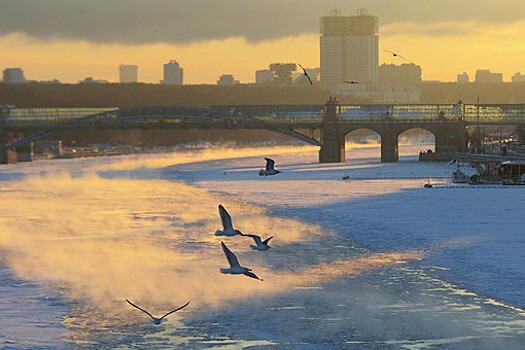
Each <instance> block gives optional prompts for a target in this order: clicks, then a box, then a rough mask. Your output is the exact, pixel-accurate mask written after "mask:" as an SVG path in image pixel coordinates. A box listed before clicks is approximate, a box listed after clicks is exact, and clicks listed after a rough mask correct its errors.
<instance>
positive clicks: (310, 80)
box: [299, 65, 314, 85]
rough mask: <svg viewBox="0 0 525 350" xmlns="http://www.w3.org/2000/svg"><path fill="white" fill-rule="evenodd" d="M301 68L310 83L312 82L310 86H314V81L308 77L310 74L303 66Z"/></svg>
mask: <svg viewBox="0 0 525 350" xmlns="http://www.w3.org/2000/svg"><path fill="white" fill-rule="evenodd" d="M299 67H301V68H302V70H303V74H304V75H306V77H307V78H308V81H309V82H310V85H314V83H312V79H310V76H309V75H308V72H307V71H306V69H304V68H303V66H301V65H299Z"/></svg>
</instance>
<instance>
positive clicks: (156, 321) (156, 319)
mask: <svg viewBox="0 0 525 350" xmlns="http://www.w3.org/2000/svg"><path fill="white" fill-rule="evenodd" d="M126 301H127V302H128V304H130V305H131V306H133V307H135V308H137V309H139V310H140V311H142V312H144V313H145V314H146V315H148V316H149V317H151V322H153V324H156V325H159V324H161V323H162V321H163V320H164V318H165V317H166V316H168V315H170V314H172V313H174V312H176V311H179V310H180V309H183V308H185V307H186V306H188V304H189V303H190V302H189V301H188V302H187V303H186V304H184V305H182V306H181V307H178V308H176V309H175V310H172V311H170V312H168V313H167V314H165V315H164V316H162V317H154V316H153V315H152V314H150V313H149V312H147V311H146V310H144V309H142V308H141V307H139V306H137V305H135V304H133V303H132V302H131V301H129V300H128V299H126Z"/></svg>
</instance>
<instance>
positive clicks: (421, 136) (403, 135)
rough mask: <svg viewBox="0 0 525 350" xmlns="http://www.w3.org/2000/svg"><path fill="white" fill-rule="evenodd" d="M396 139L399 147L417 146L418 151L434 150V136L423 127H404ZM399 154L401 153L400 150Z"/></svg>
mask: <svg viewBox="0 0 525 350" xmlns="http://www.w3.org/2000/svg"><path fill="white" fill-rule="evenodd" d="M397 141H398V145H400V146H401V147H408V146H414V147H412V148H415V147H418V148H419V151H422V152H428V151H430V152H435V151H436V136H435V135H434V133H433V132H431V131H429V130H427V129H425V128H421V127H413V128H410V129H406V130H404V131H402V132H400V133H399V135H398V137H397ZM400 154H401V155H403V154H402V152H400ZM411 154H413V152H411ZM405 155H406V154H405Z"/></svg>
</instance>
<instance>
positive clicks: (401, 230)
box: [0, 146, 525, 349]
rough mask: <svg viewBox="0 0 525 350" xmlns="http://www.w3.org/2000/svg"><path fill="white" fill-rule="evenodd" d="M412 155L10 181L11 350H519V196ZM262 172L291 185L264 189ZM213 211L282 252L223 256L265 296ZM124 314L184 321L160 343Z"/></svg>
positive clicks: (219, 159)
mask: <svg viewBox="0 0 525 350" xmlns="http://www.w3.org/2000/svg"><path fill="white" fill-rule="evenodd" d="M419 148H422V147H421V146H417V147H408V146H407V147H402V148H401V152H402V153H401V155H402V156H401V159H400V162H398V163H380V161H379V151H378V147H364V148H355V147H352V148H350V149H349V150H348V154H347V162H346V163H344V164H319V163H318V162H317V149H316V148H313V147H274V148H252V149H237V150H236V149H220V150H219V149H217V150H213V149H211V150H203V151H191V152H180V153H175V154H169V155H143V156H126V157H112V158H99V159H76V160H61V161H45V162H34V163H31V164H22V163H20V164H16V165H8V166H5V167H3V168H2V169H0V191H2V194H3V196H2V197H1V199H0V209H1V210H2V213H3V216H2V219H1V220H0V252H1V259H0V262H1V264H2V265H1V266H0V267H1V269H0V284H1V286H0V305H1V308H2V309H3V311H2V313H1V315H0V323H1V324H9V325H10V328H9V331H6V330H4V328H0V344H1V346H2V347H4V348H6V349H10V348H13V349H25V348H35V347H41V348H46V347H48V348H53V347H54V348H59V347H61V346H62V347H66V348H83V349H89V348H93V349H96V348H101V347H106V348H121V349H130V348H150V349H155V348H159V349H160V348H166V347H174V346H176V347H177V348H181V349H204V348H206V349H241V348H251V349H429V348H432V349H500V348H501V349H503V348H504V349H520V348H522V346H523V344H524V343H525V313H524V312H523V310H522V309H523V308H525V296H524V294H523V293H524V292H523V290H524V288H525V267H524V266H525V264H524V260H525V258H524V256H525V254H524V253H523V252H524V248H525V239H523V238H522V237H521V231H520V230H521V226H522V219H521V217H520V213H521V212H522V211H523V209H524V208H525V200H524V195H525V191H524V190H525V188H523V187H520V186H512V187H503V186H492V187H479V186H478V187H477V186H469V185H462V186H453V185H451V184H450V182H449V181H448V177H449V176H450V174H451V172H452V171H453V168H452V167H449V166H447V164H445V163H420V162H417V161H416V160H415V158H416V157H414V156H412V155H413V154H417V152H418V151H419ZM425 149H426V148H425ZM264 157H270V158H272V159H274V160H275V162H276V167H277V168H278V169H279V170H281V171H282V173H281V174H278V175H275V176H271V177H260V176H258V171H259V169H260V164H261V162H262V161H264ZM345 175H348V176H349V179H348V180H343V179H342V177H343V176H345ZM428 182H430V183H432V184H433V185H434V186H433V187H432V188H424V187H423V185H424V184H425V183H428ZM218 204H223V205H224V206H225V207H227V208H228V211H229V213H230V214H231V215H232V217H233V220H234V221H235V226H236V227H238V228H239V229H240V230H241V231H243V232H244V233H247V234H257V235H259V236H261V237H269V236H274V238H273V240H272V249H270V250H268V251H264V252H259V251H253V250H252V249H250V247H249V244H250V243H253V242H252V239H251V238H250V237H226V238H223V239H224V240H225V242H226V243H227V244H228V247H230V248H231V249H232V251H235V254H236V255H238V256H239V259H240V260H241V261H242V262H243V263H244V264H246V265H247V266H250V267H251V268H253V269H254V271H257V273H258V275H260V276H263V277H264V282H261V281H256V280H253V279H249V278H245V277H244V276H231V275H230V276H228V275H222V274H221V273H220V271H219V268H220V267H221V266H223V265H224V256H223V253H222V251H221V248H220V237H215V235H214V234H213V233H214V232H215V231H216V230H217V229H218V228H219V227H220V225H221V223H220V220H219V218H218V215H217V205H218ZM21 286H22V287H23V288H21ZM126 298H129V299H131V300H134V301H135V300H136V301H137V302H138V303H140V305H142V306H144V307H145V308H147V309H148V310H151V312H152V313H158V312H161V311H160V310H166V308H169V307H171V306H173V305H178V304H182V303H184V302H186V301H187V300H191V304H190V305H189V306H188V307H187V308H185V309H184V310H181V311H179V312H177V313H176V314H173V315H170V317H169V320H168V321H167V322H166V323H163V324H162V325H160V326H157V327H156V326H153V325H151V323H150V322H149V321H148V320H146V322H145V321H144V318H143V315H140V314H138V313H136V310H133V308H131V307H129V305H127V303H126V302H125V299H126ZM28 304H30V305H32V306H31V309H32V310H34V311H33V313H30V312H27V311H28V308H29V307H28V306H27V305H28ZM24 305H26V306H24ZM35 315H36V316H37V317H38V320H39V322H36V323H35V322H30V321H34V319H35ZM42 327H44V329H45V332H44V331H43V330H42V329H43V328H42Z"/></svg>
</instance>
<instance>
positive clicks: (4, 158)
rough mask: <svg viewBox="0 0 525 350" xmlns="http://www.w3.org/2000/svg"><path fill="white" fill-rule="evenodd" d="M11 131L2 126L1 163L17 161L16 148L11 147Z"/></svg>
mask: <svg viewBox="0 0 525 350" xmlns="http://www.w3.org/2000/svg"><path fill="white" fill-rule="evenodd" d="M8 142H9V132H8V131H7V130H6V129H5V128H0V164H13V163H16V150H14V149H9V148H8V147H7V143H8Z"/></svg>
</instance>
